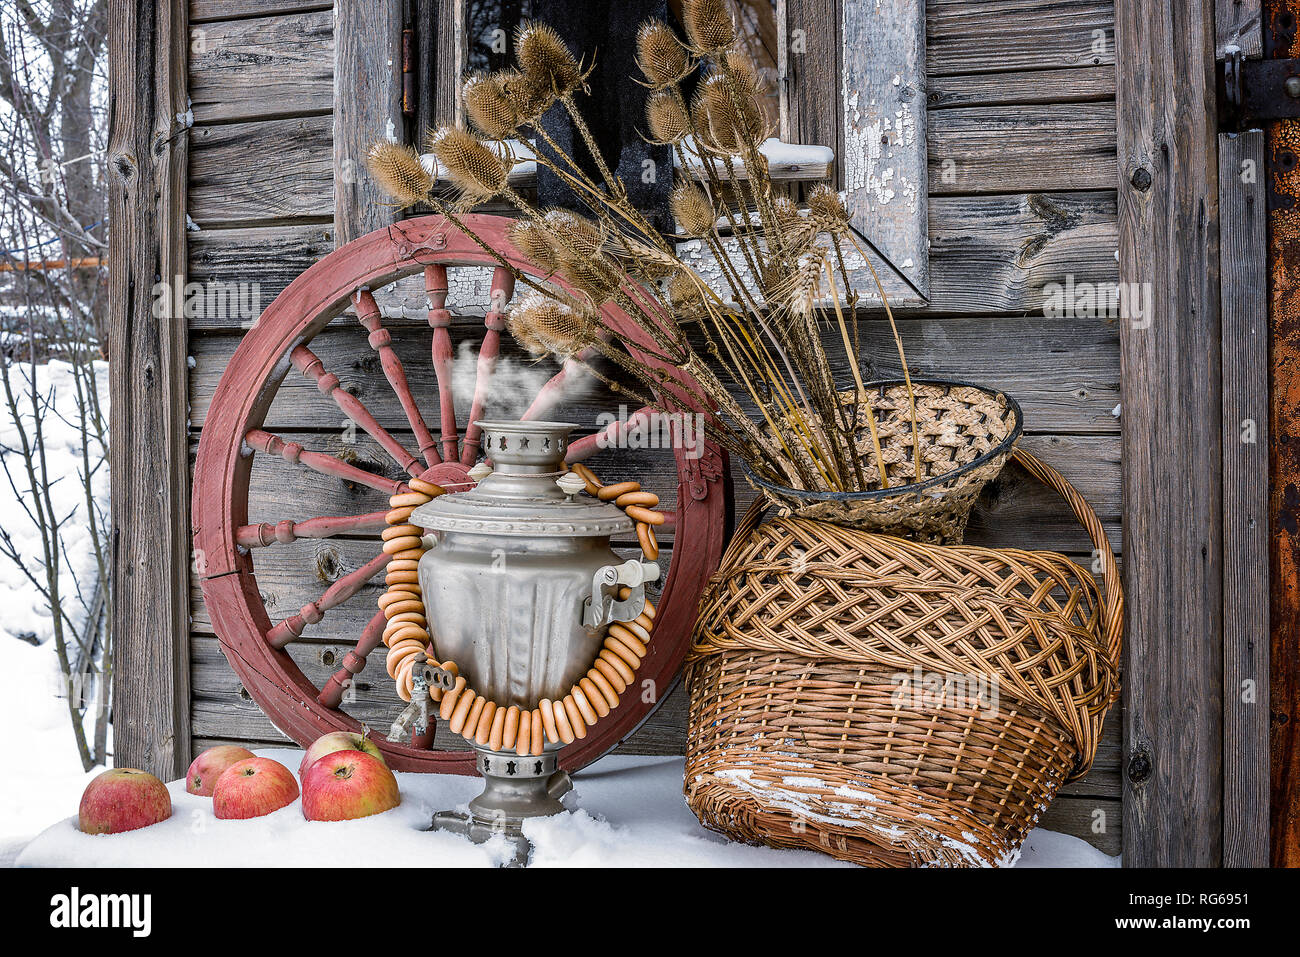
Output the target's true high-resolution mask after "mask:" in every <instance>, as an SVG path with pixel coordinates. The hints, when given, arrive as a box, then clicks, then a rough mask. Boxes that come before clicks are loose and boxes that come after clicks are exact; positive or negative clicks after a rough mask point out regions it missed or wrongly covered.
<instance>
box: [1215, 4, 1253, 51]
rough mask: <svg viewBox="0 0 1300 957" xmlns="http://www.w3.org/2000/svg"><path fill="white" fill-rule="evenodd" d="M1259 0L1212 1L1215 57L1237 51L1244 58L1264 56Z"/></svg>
mask: <svg viewBox="0 0 1300 957" xmlns="http://www.w3.org/2000/svg"><path fill="white" fill-rule="evenodd" d="M1261 27H1262V21H1261V16H1260V2H1259V0H1215V3H1214V29H1215V44H1214V53H1215V56H1216V58H1218V59H1220V60H1222V59H1223V58H1224V57H1225V56H1226V55H1227V54H1228V52H1229V51H1230V50H1234V49H1235V50H1240V51H1241V53H1242V55H1243V56H1244V57H1246V58H1247V59H1258V58H1259V57H1261V56H1263V55H1264V37H1263V34H1262V31H1261Z"/></svg>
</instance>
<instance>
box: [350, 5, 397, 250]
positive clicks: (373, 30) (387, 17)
mask: <svg viewBox="0 0 1300 957" xmlns="http://www.w3.org/2000/svg"><path fill="white" fill-rule="evenodd" d="M334 20H335V33H334V35H335V43H334V46H335V63H334V242H335V244H336V245H339V246H342V245H344V244H345V243H348V242H351V241H352V240H354V239H356V238H357V237H358V236H364V235H365V234H366V233H368V232H370V231H371V230H372V229H378V228H379V227H380V226H386V225H388V224H389V223H391V222H392V221H393V219H394V212H395V211H394V209H393V207H392V205H391V203H390V201H389V199H388V198H387V196H385V195H384V194H383V193H382V192H381V191H380V189H379V187H378V186H377V185H376V183H375V181H374V180H373V179H372V178H371V177H370V175H369V174H368V173H367V172H366V153H367V151H368V150H369V149H370V147H371V145H372V144H373V143H375V142H376V141H378V140H381V139H385V138H387V139H395V140H397V141H399V142H403V141H405V139H406V133H405V130H404V129H403V122H404V121H403V119H402V24H403V20H402V2H401V0H336V2H335V5H334Z"/></svg>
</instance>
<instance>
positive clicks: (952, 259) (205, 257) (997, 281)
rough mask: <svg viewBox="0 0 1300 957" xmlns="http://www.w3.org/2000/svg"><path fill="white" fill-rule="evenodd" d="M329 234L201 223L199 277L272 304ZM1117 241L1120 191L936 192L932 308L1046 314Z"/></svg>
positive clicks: (1101, 272) (199, 323) (214, 325)
mask: <svg viewBox="0 0 1300 957" xmlns="http://www.w3.org/2000/svg"><path fill="white" fill-rule="evenodd" d="M330 236H332V231H331V228H330V227H329V226H324V225H284V226H251V227H245V228H239V229H218V230H210V229H200V230H197V231H194V232H191V233H190V249H191V253H190V257H191V267H192V270H193V278H194V279H195V280H197V281H199V282H227V283H231V282H257V283H258V284H259V290H258V291H259V296H260V300H261V302H262V305H263V306H264V307H265V306H267V305H270V303H271V301H272V300H273V299H274V298H275V297H276V296H277V295H279V294H280V291H281V290H283V289H284V287H285V286H287V285H288V284H289V283H290V282H291V281H292V280H293V279H295V278H296V277H297V276H298V275H299V274H300V273H301V272H303V271H304V270H305V269H306V268H307V267H308V266H310V265H311V264H312V263H313V262H315V261H316V260H317V259H319V258H320V257H321V256H322V255H324V254H325V253H326V252H328V251H329V250H330V249H332V248H333V246H332V242H331V241H329V237H330ZM1116 244H1117V228H1116V213H1115V194H1114V192H1113V191H1106V192H1101V191H1098V192H1078V193H1043V194H1039V193H1016V194H1007V195H994V196H936V197H934V198H932V199H931V200H930V261H931V288H930V305H929V307H928V309H929V311H932V312H936V313H944V314H950V313H957V314H961V313H967V314H975V315H980V314H988V313H989V312H991V311H1002V310H1004V311H1006V312H1009V313H1027V312H1039V313H1041V311H1042V309H1043V305H1044V302H1045V300H1046V298H1047V296H1049V295H1051V294H1052V292H1053V290H1054V288H1056V287H1053V286H1052V285H1051V284H1052V283H1057V284H1062V283H1064V282H1065V280H1066V277H1067V275H1069V276H1072V277H1073V286H1072V287H1071V288H1072V289H1074V288H1077V289H1079V290H1080V291H1083V290H1085V289H1086V287H1085V286H1084V285H1083V284H1090V285H1092V286H1093V287H1096V286H1097V285H1098V284H1102V283H1109V284H1112V285H1113V284H1114V282H1115V281H1116V279H1117V276H1118V273H1117V264H1116V261H1115V249H1116ZM416 297H417V299H418V302H417V305H419V306H421V307H423V302H424V298H423V293H422V292H420V291H418V290H417V292H416ZM421 311H422V310H421ZM417 321H420V322H423V319H422V317H420V318H418V320H417ZM190 324H191V328H193V329H196V330H199V329H203V330H212V331H221V330H223V329H224V330H230V329H233V328H240V327H241V323H240V321H238V320H236V321H233V322H232V321H230V320H229V319H227V318H224V317H222V316H220V315H213V316H196V317H193V318H192V319H191V320H190Z"/></svg>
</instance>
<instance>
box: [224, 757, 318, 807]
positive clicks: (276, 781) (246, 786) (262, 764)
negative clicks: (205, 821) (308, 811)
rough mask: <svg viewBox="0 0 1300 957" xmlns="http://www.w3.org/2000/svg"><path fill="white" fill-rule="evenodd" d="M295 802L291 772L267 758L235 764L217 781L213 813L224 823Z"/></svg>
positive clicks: (295, 784) (294, 784) (254, 758)
mask: <svg viewBox="0 0 1300 957" xmlns="http://www.w3.org/2000/svg"><path fill="white" fill-rule="evenodd" d="M297 799H298V782H297V781H296V780H294V776H293V772H292V771H290V770H289V769H288V768H286V767H285V766H284V765H283V764H281V763H280V762H279V761H272V760H271V759H270V758H257V757H253V758H245V759H244V760H242V761H236V762H235V763H234V764H232V765H231V766H230V767H228V768H226V770H224V771H222V772H221V777H219V778H217V784H216V787H215V788H213V791H212V813H213V814H215V815H216V816H217V817H218V818H220V819H221V820H223V821H228V820H243V819H246V818H250V817H261V816H262V815H263V814H270V813H271V812H272V811H278V810H280V808H282V807H288V806H289V805H290V804H292V803H293V802H294V801H296V800H297Z"/></svg>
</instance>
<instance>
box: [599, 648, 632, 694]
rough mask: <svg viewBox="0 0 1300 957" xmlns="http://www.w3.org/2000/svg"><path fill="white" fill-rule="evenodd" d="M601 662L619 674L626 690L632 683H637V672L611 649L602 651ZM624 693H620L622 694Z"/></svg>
mask: <svg viewBox="0 0 1300 957" xmlns="http://www.w3.org/2000/svg"><path fill="white" fill-rule="evenodd" d="M600 660H601V661H603V662H605V663H606V664H608V665H609V666H610V667H611V668H613V669H614V670H615V671H617V672H618V676H619V677H620V678H622V679H623V687H624V688H626V687H627V686H629V685H630V684H632V682H634V681H636V672H635V670H634V669H632V668H629V667H628V666H627V662H626V661H624V660H623V659H622V658H621V657H619V656H618V655H617V654H615V653H614V652H613V651H611V650H610V649H609V648H607V647H606V648H602V649H600ZM622 693H623V692H621V691H620V692H619V694H622Z"/></svg>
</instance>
